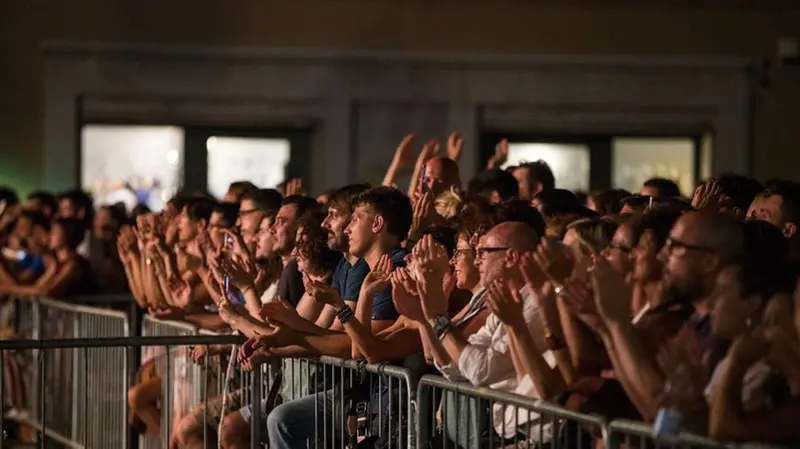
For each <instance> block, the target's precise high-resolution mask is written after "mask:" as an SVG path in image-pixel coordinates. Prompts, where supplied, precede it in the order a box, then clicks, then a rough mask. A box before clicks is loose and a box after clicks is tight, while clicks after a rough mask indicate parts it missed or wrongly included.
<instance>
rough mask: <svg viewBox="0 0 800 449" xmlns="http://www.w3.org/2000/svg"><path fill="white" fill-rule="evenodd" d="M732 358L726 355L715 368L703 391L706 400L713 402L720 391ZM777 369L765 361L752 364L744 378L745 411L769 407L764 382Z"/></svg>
mask: <svg viewBox="0 0 800 449" xmlns="http://www.w3.org/2000/svg"><path fill="white" fill-rule="evenodd" d="M728 365H730V359H729V358H728V357H725V358H724V359H722V361H720V362H719V363H718V364H717V367H716V368H714V373H713V374H712V375H711V379H709V381H708V384H707V385H706V389H705V391H704V392H703V394H704V396H705V398H706V402H707V403H709V404H711V401H713V400H714V396H715V395H716V394H717V393H718V392H719V388H720V382H722V376H723V375H724V374H725V371H727V370H728ZM774 372H775V371H774V370H773V369H772V368H770V367H769V365H767V364H766V363H764V362H763V361H759V362H757V363H756V364H754V365H752V366H750V367H749V368H748V369H747V372H746V373H745V375H744V378H743V379H742V406H743V408H744V410H745V411H749V412H752V411H758V410H761V409H764V408H767V406H768V404H767V398H766V396H765V395H764V384H765V383H766V382H767V380H768V379H769V378H770V376H771V375H772V374H773V373H774Z"/></svg>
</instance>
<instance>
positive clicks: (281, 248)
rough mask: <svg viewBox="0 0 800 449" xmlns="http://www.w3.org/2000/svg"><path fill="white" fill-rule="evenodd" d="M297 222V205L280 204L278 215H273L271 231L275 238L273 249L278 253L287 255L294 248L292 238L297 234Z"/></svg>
mask: <svg viewBox="0 0 800 449" xmlns="http://www.w3.org/2000/svg"><path fill="white" fill-rule="evenodd" d="M296 222H297V205H295V204H289V205H286V206H281V208H280V210H279V211H278V215H276V216H275V224H273V226H272V229H271V232H272V235H273V236H274V238H275V241H274V246H273V249H274V250H275V252H276V253H278V254H280V255H289V254H291V253H292V249H293V248H294V240H295V238H296V236H297V229H296V226H295V223H296Z"/></svg>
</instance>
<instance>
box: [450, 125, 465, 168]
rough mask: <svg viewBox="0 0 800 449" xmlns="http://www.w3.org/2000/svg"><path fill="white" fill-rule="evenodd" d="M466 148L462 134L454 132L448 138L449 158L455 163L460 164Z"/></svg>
mask: <svg viewBox="0 0 800 449" xmlns="http://www.w3.org/2000/svg"><path fill="white" fill-rule="evenodd" d="M463 146H464V139H463V138H462V137H461V134H459V133H457V132H452V133H450V135H449V136H448V137H447V157H448V158H449V159H451V160H453V161H456V162H458V160H459V159H461V150H462V147H463Z"/></svg>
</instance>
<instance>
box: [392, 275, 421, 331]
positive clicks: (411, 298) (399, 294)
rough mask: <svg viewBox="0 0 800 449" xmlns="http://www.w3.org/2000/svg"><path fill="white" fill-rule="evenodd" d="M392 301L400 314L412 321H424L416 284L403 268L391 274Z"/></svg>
mask: <svg viewBox="0 0 800 449" xmlns="http://www.w3.org/2000/svg"><path fill="white" fill-rule="evenodd" d="M392 301H393V302H394V307H395V309H397V311H398V312H399V313H400V314H401V315H403V316H405V317H407V318H408V319H410V320H412V321H416V322H423V321H425V312H423V310H422V302H421V300H420V297H419V292H418V290H417V285H416V284H415V283H413V279H411V277H410V276H408V273H407V270H406V269H405V268H399V269H398V270H397V271H395V272H394V274H393V275H392Z"/></svg>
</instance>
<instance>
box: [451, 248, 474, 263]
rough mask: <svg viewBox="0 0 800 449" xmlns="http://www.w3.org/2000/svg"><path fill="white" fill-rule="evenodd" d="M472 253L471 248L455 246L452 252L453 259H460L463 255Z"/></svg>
mask: <svg viewBox="0 0 800 449" xmlns="http://www.w3.org/2000/svg"><path fill="white" fill-rule="evenodd" d="M473 253H474V251H473V250H472V248H468V249H463V248H461V249H460V248H456V250H455V252H454V253H453V260H458V259H461V258H463V257H466V256H467V254H473Z"/></svg>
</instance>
